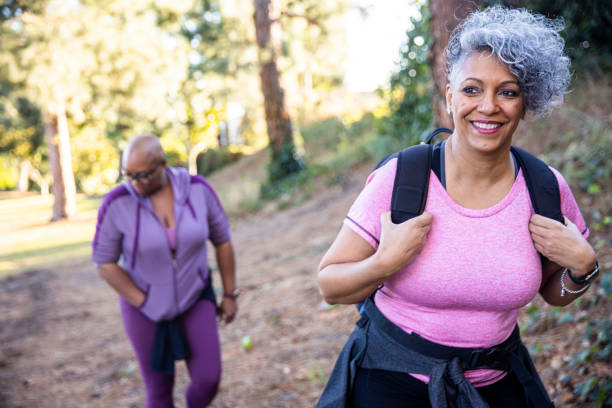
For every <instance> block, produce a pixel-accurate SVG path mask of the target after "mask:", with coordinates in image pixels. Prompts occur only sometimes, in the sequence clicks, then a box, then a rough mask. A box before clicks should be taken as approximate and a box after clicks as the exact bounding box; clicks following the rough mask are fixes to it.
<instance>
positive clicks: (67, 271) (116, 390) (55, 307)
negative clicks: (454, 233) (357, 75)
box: [0, 164, 585, 408]
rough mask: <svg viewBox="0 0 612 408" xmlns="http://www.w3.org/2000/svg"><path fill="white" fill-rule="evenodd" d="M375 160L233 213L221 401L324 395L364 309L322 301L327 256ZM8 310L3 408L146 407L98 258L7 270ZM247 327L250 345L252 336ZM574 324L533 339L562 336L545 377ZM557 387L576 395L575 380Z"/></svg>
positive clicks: (294, 403)
mask: <svg viewBox="0 0 612 408" xmlns="http://www.w3.org/2000/svg"><path fill="white" fill-rule="evenodd" d="M370 166H371V165H370V164H367V165H363V166H362V167H361V168H360V169H357V170H356V171H354V172H353V173H352V174H351V176H350V178H348V179H346V180H343V182H342V183H340V184H337V185H335V186H333V187H327V186H323V187H321V186H320V188H319V189H317V191H319V193H318V195H317V196H316V198H314V199H310V200H308V201H306V202H304V203H302V204H300V205H298V206H295V207H291V208H286V209H284V210H280V211H272V210H271V209H264V210H263V211H261V212H259V213H258V214H256V215H254V216H251V217H249V218H248V219H243V220H239V221H237V222H235V223H234V224H233V242H234V245H235V248H236V252H237V254H238V274H239V286H240V287H241V289H242V292H243V294H242V295H241V297H240V315H239V317H238V318H237V320H236V321H235V322H234V323H232V324H230V325H228V326H225V327H221V328H220V333H221V339H222V348H223V362H224V372H223V381H222V386H221V389H220V392H219V394H218V396H217V398H216V400H215V401H214V403H213V405H212V406H213V407H216V408H220V407H242V408H250V407H268V408H272V407H298V408H301V407H313V406H314V404H315V402H316V400H317V398H318V396H319V394H320V392H321V390H322V387H323V385H324V382H325V379H326V377H327V375H328V374H329V372H330V370H331V367H332V365H333V362H334V360H335V358H336V356H337V354H338V351H339V350H340V348H341V347H342V345H343V343H344V341H345V340H346V338H347V336H348V334H349V333H350V331H351V329H352V327H353V324H354V322H355V321H356V319H357V313H356V311H355V308H354V307H352V306H340V307H334V308H328V307H325V305H324V304H322V303H321V298H320V296H319V294H318V291H317V287H316V279H315V270H316V265H317V263H318V262H319V260H320V258H321V256H322V255H323V252H324V251H325V250H326V249H327V248H328V246H329V244H330V243H331V242H332V240H333V238H334V237H335V235H336V233H337V231H338V229H339V227H340V225H341V222H342V219H343V217H344V215H345V214H346V212H347V210H348V208H349V206H350V204H351V202H352V201H353V199H354V198H355V196H356V194H357V193H358V191H359V190H360V188H361V186H362V185H363V180H364V179H365V176H366V174H367V172H368V170H369V169H370V168H371V167H370ZM215 277H217V282H216V284H217V285H218V282H219V279H218V276H217V275H216V276H215ZM0 310H1V313H0V344H2V346H1V349H0V408H18V407H24V408H25V407H35V408H38V407H41V408H47V407H49V408H56V407H57V408H60V407H61V408H73V407H74V408H76V407H79V408H82V407H92V408H98V407H100V408H101V407H141V406H144V390H143V387H142V382H141V379H140V375H139V373H138V368H137V366H136V363H135V359H134V357H133V354H132V351H131V348H130V345H129V343H128V340H127V338H126V337H125V335H124V332H123V328H122V326H121V322H120V318H119V310H118V303H117V297H116V295H115V293H114V292H113V291H112V290H111V289H110V288H109V287H108V286H107V285H106V284H105V283H104V282H102V280H101V279H100V278H99V277H98V276H97V274H96V272H95V270H94V268H93V266H92V265H91V263H90V262H89V261H88V260H81V261H78V262H75V263H73V264H70V265H66V266H65V267H62V268H55V269H54V270H36V271H30V272H27V273H24V274H22V275H19V276H15V277H11V278H8V279H5V280H3V281H1V282H0ZM580 327H581V326H580V325H577V326H576V329H580ZM582 327H583V326H582ZM247 335H248V336H250V337H251V339H252V341H253V347H252V349H251V350H249V351H246V350H244V349H243V348H242V347H241V339H242V338H243V336H247ZM564 335H566V334H565V332H564V331H563V330H561V331H560V330H559V329H553V330H549V331H548V332H546V333H545V334H541V335H533V336H531V337H526V338H525V342H526V343H527V345H528V346H529V345H530V344H533V343H534V342H536V341H538V342H544V341H546V342H547V343H552V344H555V348H554V349H553V350H550V352H548V353H547V354H545V355H544V356H543V357H542V358H538V359H536V363H537V364H538V365H539V366H540V367H542V368H543V373H542V374H543V377H544V378H545V381H547V379H549V380H550V379H552V381H553V382H555V381H556V380H557V377H558V376H559V375H561V374H562V373H561V372H560V371H559V366H560V365H559V362H558V361H557V362H555V358H557V356H562V355H564V354H566V353H567V351H569V350H572V344H570V343H569V341H567V337H565V338H564V337H563V336H564ZM543 336H547V338H546V339H543ZM575 338H576V341H578V342H579V341H580V336H575ZM558 358H560V357H558ZM187 382H188V378H187V374H186V370H185V368H184V365H183V364H182V363H180V364H178V380H177V384H176V392H175V401H176V404H177V407H184V402H183V401H184V398H183V392H184V389H185V386H186V384H187ZM563 392H565V396H563V395H561V394H562V393H563ZM555 393H556V395H557V396H558V401H559V400H560V399H561V398H563V399H564V400H565V401H569V400H568V399H567V391H564V390H561V389H555ZM570 397H571V395H570ZM559 406H572V405H571V404H569V403H568V404H564V403H561V404H560V405H559ZM582 406H585V405H582Z"/></svg>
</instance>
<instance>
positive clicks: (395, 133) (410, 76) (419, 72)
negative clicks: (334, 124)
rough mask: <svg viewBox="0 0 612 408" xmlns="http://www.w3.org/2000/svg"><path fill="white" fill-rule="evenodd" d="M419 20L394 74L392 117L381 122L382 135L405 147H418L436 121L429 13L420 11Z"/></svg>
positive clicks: (413, 25) (413, 24) (423, 7)
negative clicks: (433, 113) (433, 103)
mask: <svg viewBox="0 0 612 408" xmlns="http://www.w3.org/2000/svg"><path fill="white" fill-rule="evenodd" d="M419 11H420V15H421V17H420V18H413V17H411V27H410V28H409V29H408V31H407V32H406V41H405V43H404V45H402V48H401V51H400V52H401V54H400V63H399V71H398V72H396V73H395V74H393V76H392V77H391V81H390V90H389V91H388V94H386V93H385V94H384V96H385V97H387V98H388V100H389V109H390V110H391V115H390V117H389V118H387V119H385V120H382V121H381V122H380V125H381V126H380V129H379V131H380V133H381V134H382V135H385V136H390V137H391V138H392V139H395V140H397V141H401V143H402V144H403V145H404V146H405V145H407V144H414V143H416V142H417V141H418V140H419V138H420V137H421V136H422V135H423V134H425V133H427V132H428V131H429V130H430V128H431V126H432V121H433V115H432V96H431V95H432V88H431V87H432V82H431V72H430V68H429V65H428V55H429V52H430V49H431V44H432V38H431V36H430V35H429V25H430V23H429V18H430V17H429V9H428V7H427V5H426V4H425V3H423V4H422V5H421V7H420V10H419Z"/></svg>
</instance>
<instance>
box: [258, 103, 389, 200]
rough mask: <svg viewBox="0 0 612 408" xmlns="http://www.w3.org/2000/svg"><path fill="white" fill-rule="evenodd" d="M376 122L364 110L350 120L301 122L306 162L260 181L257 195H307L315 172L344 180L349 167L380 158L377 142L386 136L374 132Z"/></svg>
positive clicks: (331, 180) (337, 181) (332, 180)
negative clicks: (271, 179) (285, 174)
mask: <svg viewBox="0 0 612 408" xmlns="http://www.w3.org/2000/svg"><path fill="white" fill-rule="evenodd" d="M377 123H378V122H377V119H376V118H374V116H373V115H372V114H366V115H364V116H363V117H362V118H361V119H360V120H358V121H355V122H352V123H345V122H344V121H343V120H341V119H340V118H335V117H334V118H328V119H324V120H321V121H318V122H314V123H311V124H308V125H305V126H303V127H302V129H301V134H302V135H303V138H304V150H305V151H306V157H309V158H311V159H310V160H309V162H308V166H307V167H306V168H305V169H304V170H303V171H301V172H299V173H295V174H292V175H290V176H289V177H285V178H283V179H281V180H279V181H277V182H276V183H270V182H266V183H264V184H263V185H262V188H261V190H260V197H261V198H262V199H263V200H271V199H276V198H279V197H285V198H284V199H293V198H295V197H292V195H294V196H295V195H300V194H301V195H302V196H304V197H305V196H308V195H309V194H310V191H311V190H312V186H311V183H312V181H313V180H314V179H316V178H317V177H319V176H325V177H326V178H327V180H328V183H329V184H330V185H334V184H342V183H344V181H345V180H346V172H347V171H348V170H349V169H351V168H353V167H355V166H357V165H359V164H360V163H363V162H364V161H367V160H373V159H378V158H380V155H381V151H382V150H384V149H381V147H380V146H381V143H383V144H384V143H386V141H387V140H388V139H386V138H381V137H379V136H377V135H376V133H375V127H376V126H377ZM297 192H299V194H297ZM298 200H299V198H298ZM281 201H282V200H281Z"/></svg>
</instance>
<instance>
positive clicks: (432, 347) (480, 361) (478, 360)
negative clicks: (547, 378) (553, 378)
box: [358, 297, 521, 370]
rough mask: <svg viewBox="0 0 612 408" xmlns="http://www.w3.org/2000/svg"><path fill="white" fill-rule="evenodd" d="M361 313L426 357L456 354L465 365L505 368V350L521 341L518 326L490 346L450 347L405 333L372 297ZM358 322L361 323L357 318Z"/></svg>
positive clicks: (453, 355)
mask: <svg viewBox="0 0 612 408" xmlns="http://www.w3.org/2000/svg"><path fill="white" fill-rule="evenodd" d="M363 312H364V317H363V318H362V322H361V324H364V323H365V321H367V319H369V320H370V321H371V322H372V324H373V325H374V326H376V327H377V328H378V329H379V330H381V331H383V332H384V333H385V334H387V335H389V336H390V337H391V338H392V339H393V340H395V341H396V342H397V343H399V344H401V345H403V346H404V347H406V348H408V349H410V350H414V351H416V352H418V353H420V354H423V355H425V356H428V357H432V358H437V359H444V360H450V359H453V358H455V357H459V359H460V360H461V361H462V362H463V364H464V366H465V367H464V368H465V369H470V370H473V369H476V368H485V367H486V368H495V369H502V370H505V369H508V364H507V362H506V358H504V354H507V353H515V352H516V351H517V349H518V347H519V345H520V344H521V337H520V333H519V328H518V326H515V327H514V330H513V331H512V334H510V336H509V337H508V338H507V339H506V340H505V341H503V342H502V343H500V344H498V345H496V346H493V347H490V348H469V347H451V346H445V345H442V344H438V343H434V342H432V341H429V340H427V339H424V338H423V337H421V336H419V335H418V334H416V333H406V332H405V331H404V330H402V329H401V328H400V327H398V326H397V325H395V324H394V323H393V322H391V321H390V320H389V319H387V318H386V317H385V316H384V315H383V314H382V313H381V312H380V310H378V307H376V305H375V304H374V300H373V299H372V297H369V298H367V299H366V301H365V303H364V305H363ZM364 319H365V320H364ZM358 324H360V323H359V322H358Z"/></svg>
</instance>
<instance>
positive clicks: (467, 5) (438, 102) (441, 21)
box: [429, 0, 482, 129]
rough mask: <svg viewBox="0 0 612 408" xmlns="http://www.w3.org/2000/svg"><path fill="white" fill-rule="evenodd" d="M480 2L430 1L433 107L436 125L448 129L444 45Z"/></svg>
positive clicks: (448, 117) (458, 0)
mask: <svg viewBox="0 0 612 408" xmlns="http://www.w3.org/2000/svg"><path fill="white" fill-rule="evenodd" d="M481 3H482V2H481V1H479V0H472V1H464V0H429V11H430V14H431V22H430V29H431V36H432V38H433V40H434V41H433V45H432V48H431V61H430V66H431V73H432V77H433V80H434V92H433V110H434V122H435V125H436V126H438V127H439V126H443V127H447V128H451V129H452V127H453V121H452V119H451V117H450V116H449V115H448V113H447V112H446V100H445V97H444V92H445V89H446V83H447V82H448V79H447V78H446V71H445V68H446V59H445V58H444V48H445V47H446V45H447V44H448V42H449V40H450V34H451V33H452V31H453V30H454V29H455V27H457V25H458V24H459V23H460V22H461V21H463V20H464V19H465V18H466V17H467V15H468V14H469V13H470V12H472V11H474V10H477V9H478V8H479V7H480V5H481Z"/></svg>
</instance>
